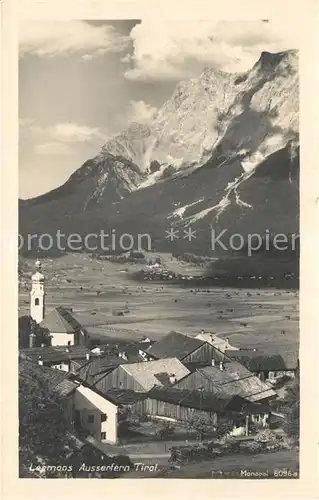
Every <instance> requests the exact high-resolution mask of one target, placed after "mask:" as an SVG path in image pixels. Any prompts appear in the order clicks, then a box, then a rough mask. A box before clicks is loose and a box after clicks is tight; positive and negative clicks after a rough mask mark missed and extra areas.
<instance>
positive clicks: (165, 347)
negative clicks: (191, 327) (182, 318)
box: [146, 332, 224, 364]
mask: <svg viewBox="0 0 319 500" xmlns="http://www.w3.org/2000/svg"><path fill="white" fill-rule="evenodd" d="M146 352H147V354H148V355H149V356H151V357H152V358H154V359H165V358H177V359H179V360H180V361H182V362H183V363H201V364H211V361H212V359H214V360H215V361H216V362H219V361H222V360H223V359H224V354H223V353H222V352H220V351H219V350H218V349H216V347H214V346H212V345H211V344H209V343H207V342H203V341H202V340H200V339H197V338H195V337H189V336H188V335H184V334H182V333H177V332H171V333H169V334H168V335H166V336H165V337H163V338H162V339H161V340H160V341H158V342H156V343H155V344H153V345H152V346H151V347H150V349H148V350H147V351H146Z"/></svg>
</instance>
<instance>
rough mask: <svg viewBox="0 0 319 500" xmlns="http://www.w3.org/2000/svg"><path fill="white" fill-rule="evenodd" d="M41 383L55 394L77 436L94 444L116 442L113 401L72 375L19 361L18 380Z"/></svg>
mask: <svg viewBox="0 0 319 500" xmlns="http://www.w3.org/2000/svg"><path fill="white" fill-rule="evenodd" d="M23 376H24V377H30V378H34V377H35V376H37V377H38V378H39V379H40V380H41V379H42V380H43V381H44V382H45V383H46V386H47V388H48V391H49V392H51V393H54V394H57V395H58V396H59V399H60V403H61V406H62V408H63V410H64V415H65V418H66V421H68V422H69V424H70V426H73V427H74V429H75V430H76V431H78V432H83V431H84V432H87V433H90V434H91V435H92V436H93V437H94V438H95V439H96V440H98V441H102V442H103V441H104V442H107V443H116V442H117V436H118V434H117V428H118V405H117V403H116V401H115V400H113V399H112V398H111V397H108V396H107V395H105V394H101V393H100V392H99V390H98V389H96V388H95V387H91V386H89V385H88V384H86V383H84V382H83V381H80V380H78V379H77V378H76V377H75V376H74V375H72V374H70V373H67V372H64V371H60V370H54V369H52V368H49V367H46V366H43V365H39V364H35V363H32V362H30V361H29V360H20V362H19V377H23Z"/></svg>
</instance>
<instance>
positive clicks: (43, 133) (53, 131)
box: [19, 118, 105, 143]
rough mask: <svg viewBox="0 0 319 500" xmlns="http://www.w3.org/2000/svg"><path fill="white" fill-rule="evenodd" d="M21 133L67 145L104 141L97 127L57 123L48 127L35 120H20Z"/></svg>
mask: <svg viewBox="0 0 319 500" xmlns="http://www.w3.org/2000/svg"><path fill="white" fill-rule="evenodd" d="M19 124H20V133H21V134H24V135H29V136H32V137H34V138H35V139H43V138H46V139H50V140H54V141H61V142H65V143H77V142H87V141H92V140H96V139H100V140H104V138H105V137H104V134H103V133H102V132H101V131H100V129H99V128H97V127H87V126H85V125H78V124H77V123H73V122H66V123H56V124H55V125H51V126H48V127H43V126H40V125H37V124H36V123H35V121H34V120H32V119H28V118H22V119H20V120H19Z"/></svg>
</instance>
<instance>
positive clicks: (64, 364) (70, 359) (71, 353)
mask: <svg viewBox="0 0 319 500" xmlns="http://www.w3.org/2000/svg"><path fill="white" fill-rule="evenodd" d="M19 357H20V359H24V360H28V361H31V362H33V363H37V364H39V365H41V366H47V367H51V368H56V369H58V370H63V371H65V372H68V371H72V370H71V367H72V363H75V362H77V363H81V362H83V363H88V362H89V360H90V359H92V358H96V357H97V356H96V355H95V354H93V353H92V352H91V351H90V350H89V349H87V348H86V347H85V346H81V345H73V346H66V347H65V346H44V347H31V348H27V349H20V350H19Z"/></svg>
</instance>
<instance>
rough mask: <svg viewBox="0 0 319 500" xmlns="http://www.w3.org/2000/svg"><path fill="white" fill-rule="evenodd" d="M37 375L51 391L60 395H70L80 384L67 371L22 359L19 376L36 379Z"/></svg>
mask: <svg viewBox="0 0 319 500" xmlns="http://www.w3.org/2000/svg"><path fill="white" fill-rule="evenodd" d="M36 376H37V377H38V378H39V380H43V381H44V382H45V383H46V386H47V389H48V392H49V393H54V394H57V395H59V396H60V397H65V396H68V395H69V394H71V393H72V392H73V391H74V390H75V389H76V388H77V387H78V386H79V384H77V383H76V382H75V381H74V380H72V379H71V376H70V374H68V373H67V372H64V371H62V370H55V369H53V368H49V367H47V366H40V365H38V364H34V363H32V362H30V361H28V360H20V362H19V378H22V377H25V378H31V379H33V380H34V378H35V377H36Z"/></svg>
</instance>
